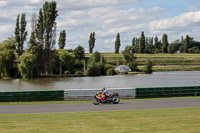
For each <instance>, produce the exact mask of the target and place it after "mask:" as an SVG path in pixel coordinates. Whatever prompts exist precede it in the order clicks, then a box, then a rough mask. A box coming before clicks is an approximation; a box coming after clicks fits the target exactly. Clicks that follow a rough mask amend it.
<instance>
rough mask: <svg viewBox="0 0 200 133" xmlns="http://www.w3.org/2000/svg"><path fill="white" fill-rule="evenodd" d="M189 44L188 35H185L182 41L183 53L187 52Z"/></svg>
mask: <svg viewBox="0 0 200 133" xmlns="http://www.w3.org/2000/svg"><path fill="white" fill-rule="evenodd" d="M189 45H190V37H189V36H188V35H187V36H186V38H185V42H184V53H188V48H189Z"/></svg>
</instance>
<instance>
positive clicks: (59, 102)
mask: <svg viewBox="0 0 200 133" xmlns="http://www.w3.org/2000/svg"><path fill="white" fill-rule="evenodd" d="M187 98H200V96H191V97H168V98H145V99H121V101H143V100H164V99H187ZM91 102H92V100H90V101H46V102H43V101H41V102H0V106H8V105H39V104H40V105H41V104H72V103H91Z"/></svg>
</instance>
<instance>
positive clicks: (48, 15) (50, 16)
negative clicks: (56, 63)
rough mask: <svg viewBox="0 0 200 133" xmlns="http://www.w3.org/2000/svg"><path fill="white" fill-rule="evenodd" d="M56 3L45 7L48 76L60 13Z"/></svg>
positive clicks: (46, 66) (49, 3) (46, 69)
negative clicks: (57, 18)
mask: <svg viewBox="0 0 200 133" xmlns="http://www.w3.org/2000/svg"><path fill="white" fill-rule="evenodd" d="M56 5H57V4H56V2H55V1H52V2H45V3H44V5H43V26H44V49H45V62H44V63H45V71H46V73H47V74H48V72H49V68H50V59H51V57H52V56H53V55H52V53H53V52H52V49H53V48H54V45H55V40H56V22H55V20H56V17H57V16H58V11H57V10H56Z"/></svg>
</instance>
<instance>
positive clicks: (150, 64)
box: [143, 59, 153, 73]
mask: <svg viewBox="0 0 200 133" xmlns="http://www.w3.org/2000/svg"><path fill="white" fill-rule="evenodd" d="M152 67H153V62H152V61H151V60H150V59H148V60H147V61H146V64H145V66H144V70H143V71H144V72H145V73H152Z"/></svg>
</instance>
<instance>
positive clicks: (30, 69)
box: [18, 52, 39, 78]
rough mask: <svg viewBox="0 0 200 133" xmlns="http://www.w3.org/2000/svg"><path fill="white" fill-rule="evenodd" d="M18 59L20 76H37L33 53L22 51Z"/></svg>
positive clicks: (36, 65) (35, 58)
mask: <svg viewBox="0 0 200 133" xmlns="http://www.w3.org/2000/svg"><path fill="white" fill-rule="evenodd" d="M19 61H20V63H19V64H18V69H19V72H20V74H21V76H22V78H36V77H39V70H38V63H37V57H36V56H35V55H34V54H31V53H29V52H27V53H24V54H23V55H22V56H20V58H19Z"/></svg>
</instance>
